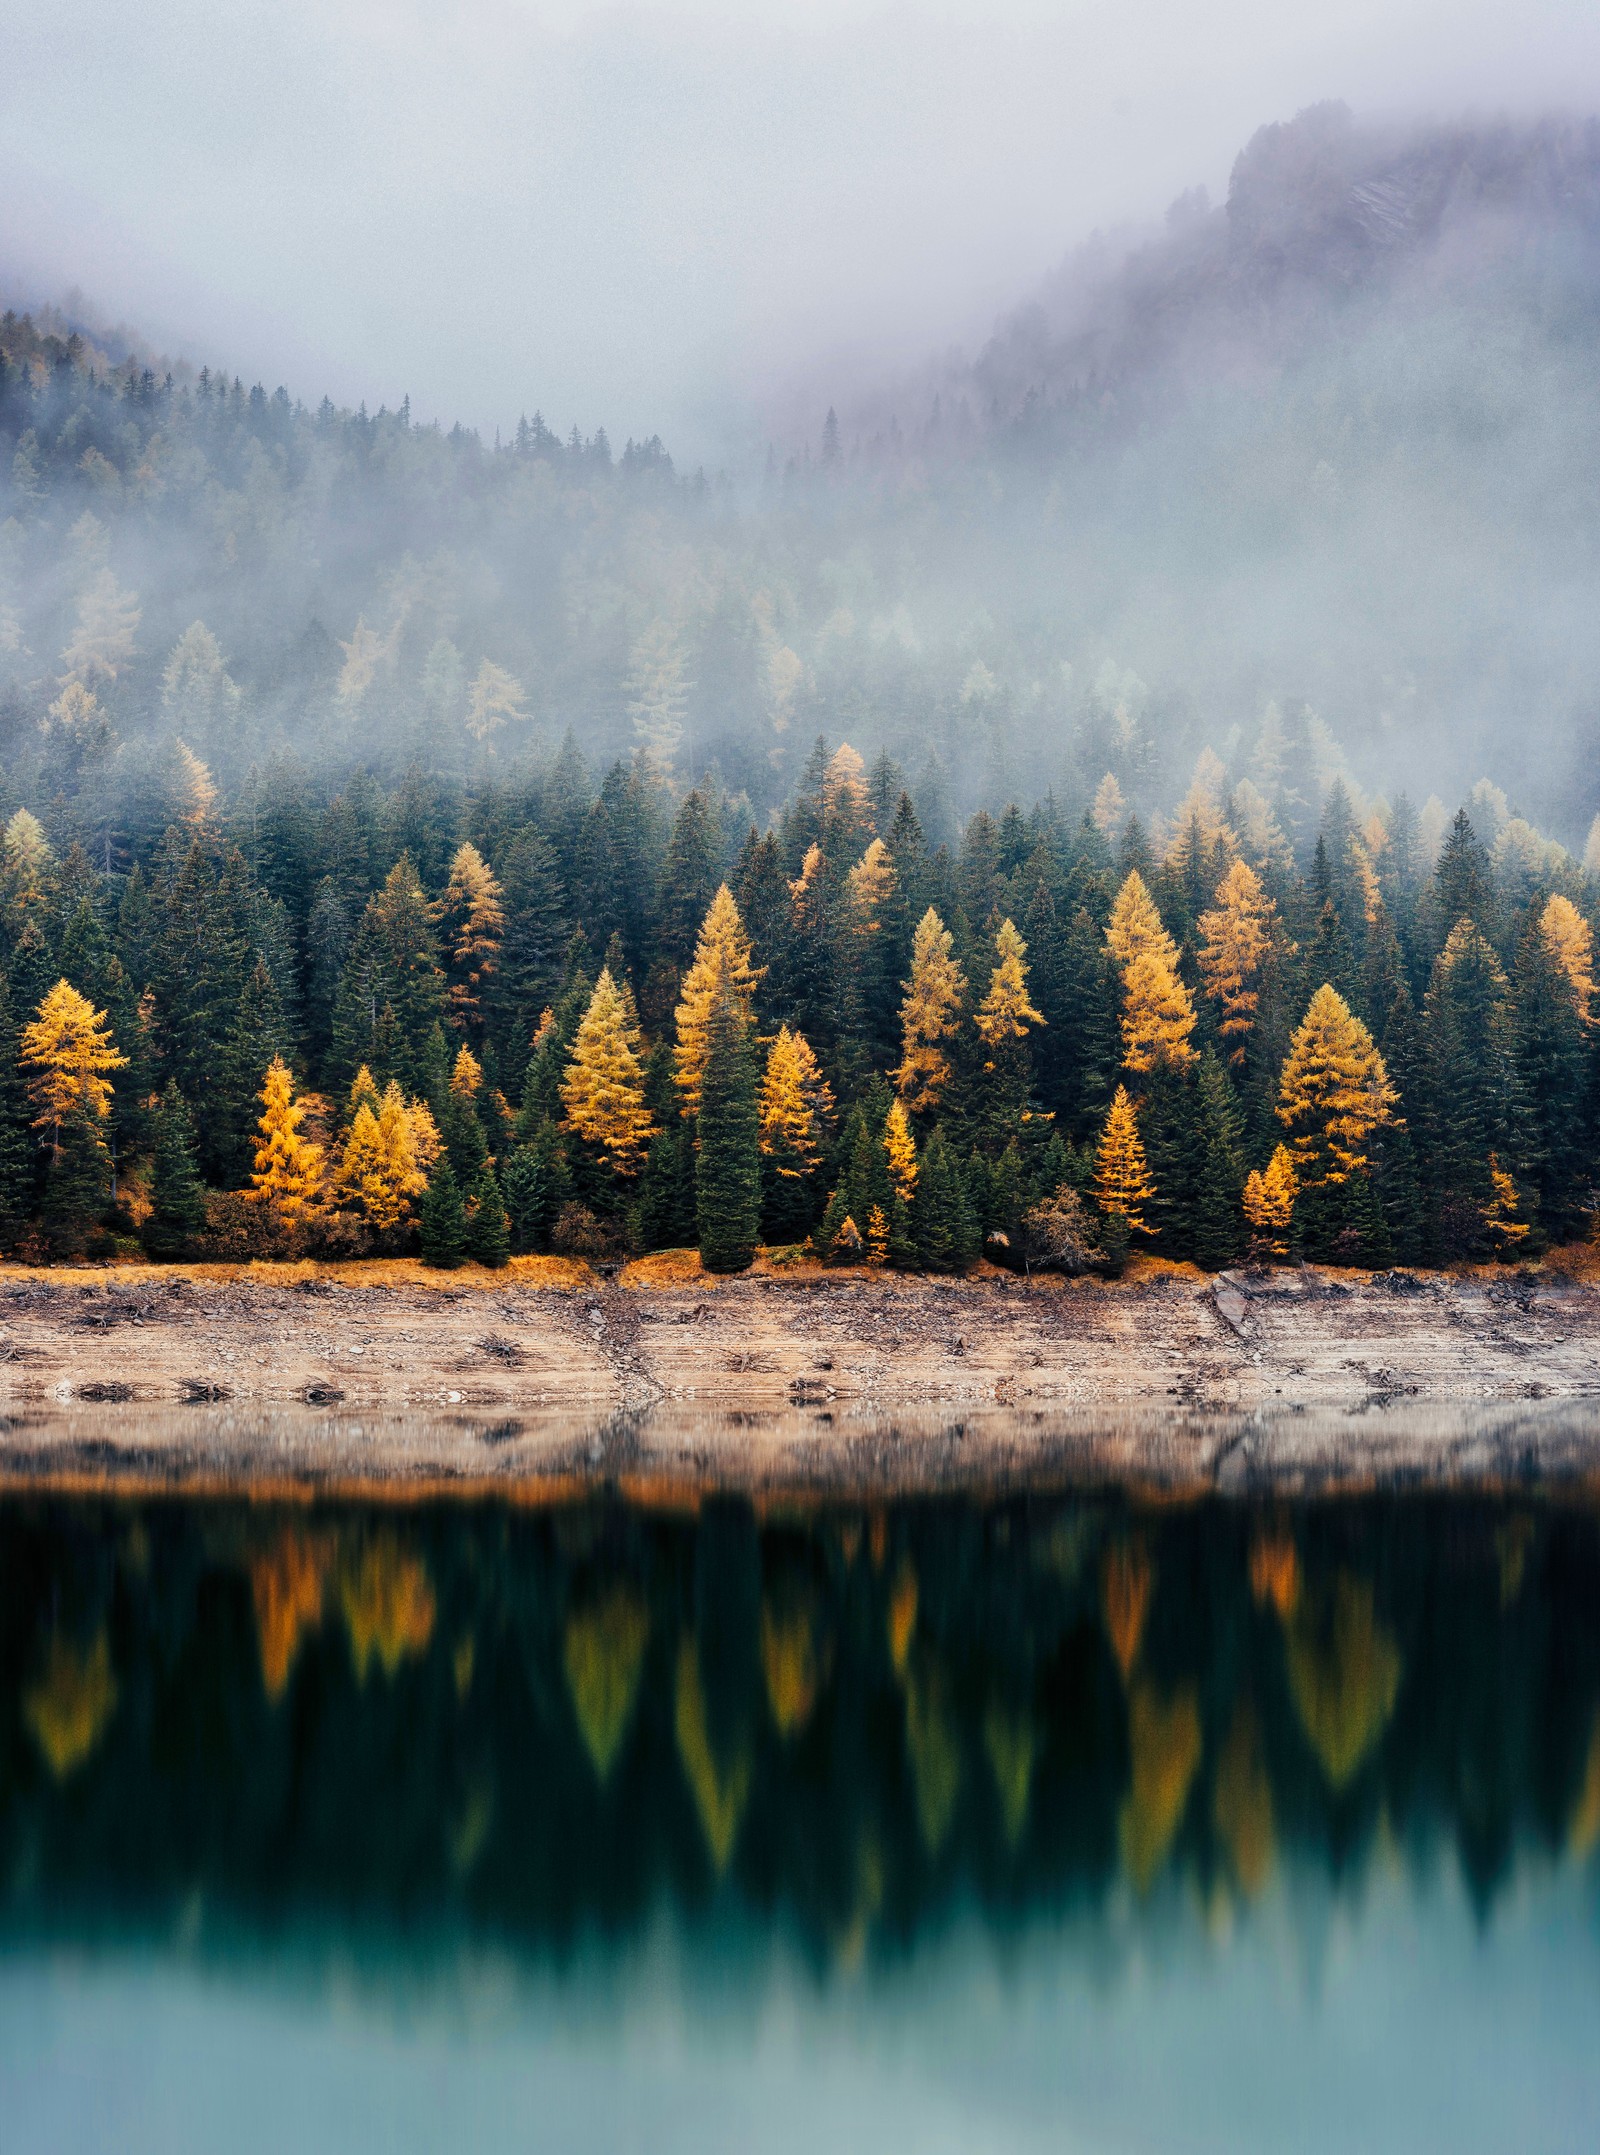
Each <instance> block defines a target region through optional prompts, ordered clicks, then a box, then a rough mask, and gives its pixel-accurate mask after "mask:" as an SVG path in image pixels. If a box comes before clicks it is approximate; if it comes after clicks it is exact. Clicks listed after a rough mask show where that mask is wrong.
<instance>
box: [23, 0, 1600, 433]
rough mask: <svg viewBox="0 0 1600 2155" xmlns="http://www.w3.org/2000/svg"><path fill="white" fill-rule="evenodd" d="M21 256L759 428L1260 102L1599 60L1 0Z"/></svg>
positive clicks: (979, 15)
mask: <svg viewBox="0 0 1600 2155" xmlns="http://www.w3.org/2000/svg"><path fill="white" fill-rule="evenodd" d="M0 24H3V44H4V64H3V66H0V273H3V275H4V277H5V279H6V283H7V287H8V290H9V292H10V293H12V294H18V293H20V294H22V295H24V296H27V297H30V298H34V299H54V298H58V297H59V296H60V295H61V293H62V292H63V291H65V290H66V289H67V288H68V287H70V286H76V287H81V288H82V289H84V290H86V291H87V292H88V293H89V294H90V295H91V296H92V298H93V299H94V300H95V302H96V303H97V304H98V306H99V307H100V309H101V310H102V311H103V312H104V313H106V314H109V315H111V316H122V317H126V318H127V319H128V320H130V321H133V322H136V323H137V324H138V325H139V326H140V327H141V329H142V330H143V331H144V333H145V335H146V336H147V337H149V338H150V339H151V340H152V341H153V342H155V343H156V344H158V345H160V346H162V347H163V348H165V349H167V350H169V351H173V352H178V353H182V354H185V355H187V356H188V357H190V358H191V359H192V360H193V361H194V362H195V363H196V364H197V365H198V364H199V363H201V362H202V361H209V362H211V363H212V364H216V363H218V362H219V361H220V362H222V363H223V364H225V365H227V366H228V367H229V368H230V369H231V370H234V371H239V372H242V373H244V374H245V375H246V377H247V378H249V379H255V378H260V379H262V380H264V381H265V383H266V385H267V387H268V388H269V389H270V388H272V387H273V386H274V385H275V384H276V383H277V382H279V381H282V382H284V383H286V384H287V386H288V387H289V389H290V391H291V393H293V394H295V395H298V396H301V397H303V398H305V399H306V400H307V401H308V402H314V401H315V400H316V398H317V397H318V396H320V395H321V394H323V393H324V392H326V393H330V394H332V395H333V396H334V397H335V398H336V399H338V400H341V401H346V402H349V403H350V404H352V405H354V404H355V403H357V402H359V401H361V400H363V399H365V400H366V402H367V403H368V404H369V406H371V407H374V408H375V407H376V406H377V405H378V404H380V403H387V404H389V405H391V406H392V405H395V404H397V403H398V402H399V401H400V399H401V398H402V397H403V396H406V395H408V394H409V396H410V397H411V399H412V406H413V410H414V411H415V412H416V413H417V415H418V416H419V417H427V418H437V419H439V420H442V421H443V422H444V423H446V424H449V423H451V422H453V421H455V420H461V421H464V422H465V423H467V424H469V425H473V426H476V427H478V428H480V429H482V430H483V431H484V432H485V434H486V435H491V436H492V433H493V431H494V429H495V428H497V427H498V428H500V429H502V430H503V431H509V430H510V429H511V427H513V426H514V424H515V422H516V420H517V417H518V415H519V414H520V413H522V412H524V411H526V412H529V413H531V412H532V411H533V410H535V409H539V410H541V411H542V412H543V413H544V414H545V416H546V418H547V419H548V420H549V421H550V423H551V424H552V425H554V426H556V427H557V428H559V429H560V430H562V431H565V430H566V429H567V428H568V427H569V426H570V425H572V424H573V423H574V422H576V423H577V424H578V425H579V426H580V427H581V428H582V429H583V430H584V432H585V433H590V432H592V431H593V430H594V429H595V428H596V427H598V426H600V425H604V426H605V427H607V428H608V429H609V431H610V433H611V434H612V435H613V437H615V438H617V439H619V440H620V439H621V438H622V437H623V436H625V435H627V434H629V433H633V434H635V435H641V436H642V435H647V434H650V433H657V432H659V433H660V434H661V435H662V436H663V438H664V439H666V440H667V442H668V443H669V446H670V447H671V448H672V449H673V450H674V452H675V453H676V454H677V456H678V458H679V461H680V462H682V461H684V460H685V459H687V460H689V461H691V462H693V461H698V460H700V459H702V458H706V459H710V460H711V461H713V462H719V461H723V460H725V459H727V458H729V457H731V456H734V455H737V454H738V453H739V452H740V451H742V450H743V449H745V448H746V447H748V446H749V445H750V444H751V443H752V442H753V441H755V440H756V439H758V438H759V437H760V436H761V435H762V434H763V433H764V432H767V431H771V430H772V429H773V428H774V427H778V426H784V427H787V426H790V425H792V423H793V421H794V419H795V417H796V416H797V414H798V412H799V411H800V409H801V408H802V401H801V399H800V398H799V397H797V394H796V385H797V383H798V384H803V385H804V390H805V395H806V396H807V397H809V396H810V394H811V391H812V388H813V385H814V386H815V389H816V391H817V393H818V394H820V395H821V396H822V397H823V400H824V402H823V408H825V407H826V403H828V402H842V401H843V400H845V399H846V398H847V397H848V396H849V395H850V394H851V393H852V390H853V389H854V388H855V387H856V386H857V385H858V384H859V383H860V381H861V380H862V379H863V377H866V376H875V375H877V374H879V373H883V372H889V373H892V372H894V371H895V370H896V369H899V368H903V367H905V366H908V365H910V364H911V363H912V362H914V361H915V360H917V359H918V358H920V357H921V356H922V355H923V354H924V353H925V352H926V351H928V350H930V349H933V348H937V347H942V346H944V345H946V344H948V343H949V342H951V341H957V342H960V343H962V344H963V345H965V346H968V347H972V346H975V344H976V343H977V342H979V341H981V338H982V336H983V335H984V334H985V333H986V331H987V329H988V326H989V324H990V322H991V321H992V319H993V317H994V316H995V315H996V314H997V313H999V312H1001V311H1002V310H1003V309H1004V308H1005V307H1006V306H1008V305H1009V304H1011V303H1012V302H1014V301H1015V300H1016V299H1018V298H1019V297H1021V296H1022V295H1023V294H1024V293H1025V292H1027V291H1028V290H1029V289H1030V288H1031V287H1032V286H1033V285H1034V284H1035V283H1036V282H1037V280H1038V279H1039V278H1040V277H1041V276H1042V275H1043V274H1044V273H1045V272H1046V270H1047V269H1048V268H1049V266H1050V265H1051V264H1052V263H1053V262H1054V261H1056V260H1057V259H1058V258H1059V257H1060V256H1061V255H1062V253H1063V252H1064V250H1066V249H1067V248H1068V247H1070V246H1071V245H1073V244H1075V243H1077V242H1079V241H1080V240H1082V239H1083V238H1085V237H1086V236H1087V235H1088V234H1090V233H1091V232H1093V231H1094V230H1096V229H1097V228H1103V227H1107V226H1112V225H1116V224H1119V223H1121V222H1122V221H1124V220H1130V219H1131V220H1145V219H1149V218H1156V217H1159V216H1160V214H1161V212H1162V211H1163V210H1164V208H1165V206H1166V205H1167V203H1168V202H1169V201H1170V200H1171V199H1172V198H1173V197H1174V196H1175V195H1177V194H1178V193H1180V192H1181V191H1182V190H1184V189H1186V188H1188V187H1190V186H1193V185H1195V184H1197V183H1198V184H1205V185H1206V186H1207V187H1208V188H1209V190H1210V192H1211V195H1212V197H1213V199H1220V197H1221V195H1222V193H1223V192H1224V190H1225V187H1226V182H1227V175H1228V170H1229V167H1230V165H1231V163H1232V160H1233V157H1234V155H1235V154H1236V152H1237V150H1238V149H1239V147H1240V145H1241V144H1242V143H1244V142H1245V141H1246V140H1248V138H1249V137H1250V135H1251V134H1252V133H1253V132H1254V130H1255V129H1256V127H1257V126H1259V125H1260V124H1261V123H1262V122H1263V121H1265V120H1269V119H1273V118H1281V117H1286V116H1287V115H1288V114H1290V113H1292V112H1294V111H1296V110H1297V109H1299V108H1300V107H1302V106H1304V105H1306V104H1310V103H1313V102H1316V101H1318V100H1322V99H1327V98H1338V99H1343V100H1345V101H1346V102H1348V103H1350V104H1351V105H1352V106H1353V107H1354V108H1356V109H1357V110H1359V111H1361V112H1362V113H1364V114H1367V115H1379V116H1381V115H1383V114H1385V113H1401V112H1404V113H1411V112H1427V111H1437V112H1455V111H1458V110H1461V109H1464V108H1467V107H1471V106H1482V105H1484V104H1486V103H1487V104H1492V105H1494V106H1496V107H1506V108H1510V109H1514V110H1533V109H1535V108H1538V107H1541V106H1543V105H1545V104H1548V103H1549V102H1551V101H1552V100H1554V101H1558V102H1561V103H1563V104H1573V103H1577V104H1583V103H1585V102H1587V101H1589V100H1590V99H1591V98H1592V97H1594V96H1600V18H1597V17H1596V14H1595V11H1594V9H1593V8H1592V7H1587V6H1584V5H1582V4H1575V0H1532V4H1531V5H1528V6H1525V7H1522V8H1520V9H1517V10H1515V11H1512V10H1509V9H1507V8H1506V7H1505V6H1504V5H1503V4H1501V0H1400V4H1398V5H1397V4H1394V0H1354V4H1352V5H1349V6H1346V7H1343V8H1339V9H1336V10H1306V9H1284V8H1282V7H1278V6H1268V5H1265V4H1264V0H1227V4H1225V5H1222V6H1220V7H1218V8H1213V9H1208V10H1199V9H1195V8H1192V7H1186V6H1183V5H1178V4H1173V0H1160V4H1149V0H1145V4H1141V5H1133V6H1129V7H1125V8H1120V9H1108V8H1105V7H1103V6H1098V5H1089V4H1084V0H1075V4H1064V5H1054V6H1051V5H1043V4H1032V0H985V4H983V5H981V6H980V5H978V4H976V0H938V4H935V5H931V6H930V5H920V6H915V7H878V6H865V5H860V4H851V0H824V4H821V5H817V4H806V5H801V4H799V0H765V4H763V0H753V4H748V5H741V6H737V7H734V6H731V5H727V4H712V0H707V4H700V5H688V6H681V5H679V6H672V7H656V8H628V7H625V6H623V7H617V6H596V5H588V4H585V0H564V4H561V5H557V6H553V7H545V8H537V7H526V6H519V5H515V4H511V0H466V4H464V5H459V6H455V7H452V8H450V9H449V10H440V9H438V8H435V7H427V6H423V5H421V4H419V0H384V4H382V5H378V4H356V5H352V4H341V0H317V4H315V5H312V4H308V0H273V4H272V5H270V6H269V5H266V4H263V0H238V4H235V5H231V6H229V7H227V8H225V9H219V8H217V7H216V6H214V5H202V4H200V0H153V4H151V5H149V6H146V7H144V8H141V9H137V10H131V9H128V8H126V7H124V6H120V5H113V4H112V0H54V4H53V5H52V6H50V7H49V8H39V7H36V6H31V5H28V6H25V5H23V4H21V0H5V5H4V6H3V8H0Z"/></svg>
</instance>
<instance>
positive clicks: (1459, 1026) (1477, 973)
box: [1423, 915, 1524, 1257]
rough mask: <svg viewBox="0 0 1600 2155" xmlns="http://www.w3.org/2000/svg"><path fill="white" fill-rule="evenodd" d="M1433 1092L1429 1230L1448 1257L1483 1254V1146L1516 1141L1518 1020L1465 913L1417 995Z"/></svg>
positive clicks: (1516, 1146) (1487, 1180)
mask: <svg viewBox="0 0 1600 2155" xmlns="http://www.w3.org/2000/svg"><path fill="white" fill-rule="evenodd" d="M1423 1038H1424V1042H1425V1045H1426V1049H1427V1055H1428V1062H1429V1068H1430V1076H1431V1080H1432V1092H1433V1101H1432V1107H1433V1126H1432V1129H1431V1132H1430V1135H1431V1137H1432V1140H1433V1142H1432V1146H1431V1148H1430V1161H1429V1169H1430V1181H1431V1183H1432V1188H1433V1196H1434V1208H1435V1219H1436V1232H1437V1234H1438V1236H1439V1242H1440V1248H1441V1250H1442V1252H1443V1254H1444V1255H1445V1256H1447V1257H1460V1256H1471V1255H1474V1254H1482V1253H1483V1251H1484V1250H1485V1248H1486V1247H1487V1243H1486V1239H1485V1229H1484V1223H1485V1218H1486V1214H1487V1210H1488V1207H1489V1205H1490V1203H1491V1202H1492V1200H1493V1197H1494V1184H1493V1177H1492V1174H1491V1170H1490V1166H1489V1156H1490V1154H1491V1153H1494V1154H1497V1155H1502V1156H1504V1157H1505V1158H1506V1159H1510V1160H1515V1159H1517V1158H1518V1157H1519V1156H1520V1154H1521V1152H1522V1149H1523V1138H1524V1130H1523V1117H1522V1113H1521V1102H1520V1099H1519V1095H1518V1085H1517V1067H1516V1025H1515V1014H1514V1011H1513V1008H1512V1002H1511V993H1510V988H1509V984H1508V983H1507V980H1506V976H1505V973H1504V972H1503V970H1502V969H1501V966H1500V961H1499V959H1498V958H1496V956H1495V954H1494V951H1493V950H1492V949H1491V947H1490V945H1489V942H1488V939H1487V938H1486V937H1485V935H1484V934H1483V932H1482V930H1481V929H1480V928H1479V927H1478V926H1477V925H1476V923H1475V922H1474V921H1473V920H1472V919H1471V918H1469V917H1467V916H1465V915H1463V917H1462V918H1461V919H1460V920H1458V921H1457V923H1456V925H1455V926H1454V927H1453V928H1452V929H1451V931H1450V934H1449V937H1448V939H1447V940H1446V943H1445V946H1444V949H1443V950H1442V951H1441V952H1440V954H1439V957H1438V959H1437V961H1436V962H1435V965H1434V968H1433V978H1432V980H1431V981H1430V982H1429V984H1428V993H1427V997H1426V999H1425V1001H1424V1004H1423Z"/></svg>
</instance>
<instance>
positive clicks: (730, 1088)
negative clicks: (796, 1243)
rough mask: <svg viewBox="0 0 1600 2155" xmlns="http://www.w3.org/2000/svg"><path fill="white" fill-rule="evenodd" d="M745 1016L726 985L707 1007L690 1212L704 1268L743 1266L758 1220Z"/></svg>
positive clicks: (756, 1130)
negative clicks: (693, 1190) (697, 1229)
mask: <svg viewBox="0 0 1600 2155" xmlns="http://www.w3.org/2000/svg"><path fill="white" fill-rule="evenodd" d="M748 1034H749V1027H748V1022H747V1020H746V1018H745V1016H744V1014H743V1012H742V1010H741V1009H740V1007H739V1005H738V1003H737V1001H736V1000H735V990H734V988H733V987H732V986H731V985H730V986H729V987H728V989H726V990H725V991H724V992H723V993H722V994H721V995H720V996H719V997H718V1000H717V1002H716V1004H715V1006H714V1007H713V1009H712V1012H711V1018H710V1024H709V1026H708V1028H707V1034H706V1055H705V1061H704V1064H703V1065H702V1069H701V1077H700V1108H699V1134H700V1152H699V1157H698V1159H697V1162H696V1165H695V1214H696V1220H697V1223H698V1227H699V1241H700V1261H701V1263H702V1264H703V1265H704V1266H705V1267H706V1270H707V1271H708V1272H742V1271H744V1270H745V1268H746V1267H747V1266H748V1265H749V1263H750V1261H751V1259H752V1258H753V1257H754V1255H755V1246H756V1236H757V1233H758V1232H759V1229H760V1225H761V1149H760V1138H761V1131H760V1119H759V1115H758V1112H757V1107H756V1078H755V1063H754V1059H753V1057H752V1055H751V1052H750V1043H749V1038H748Z"/></svg>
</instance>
